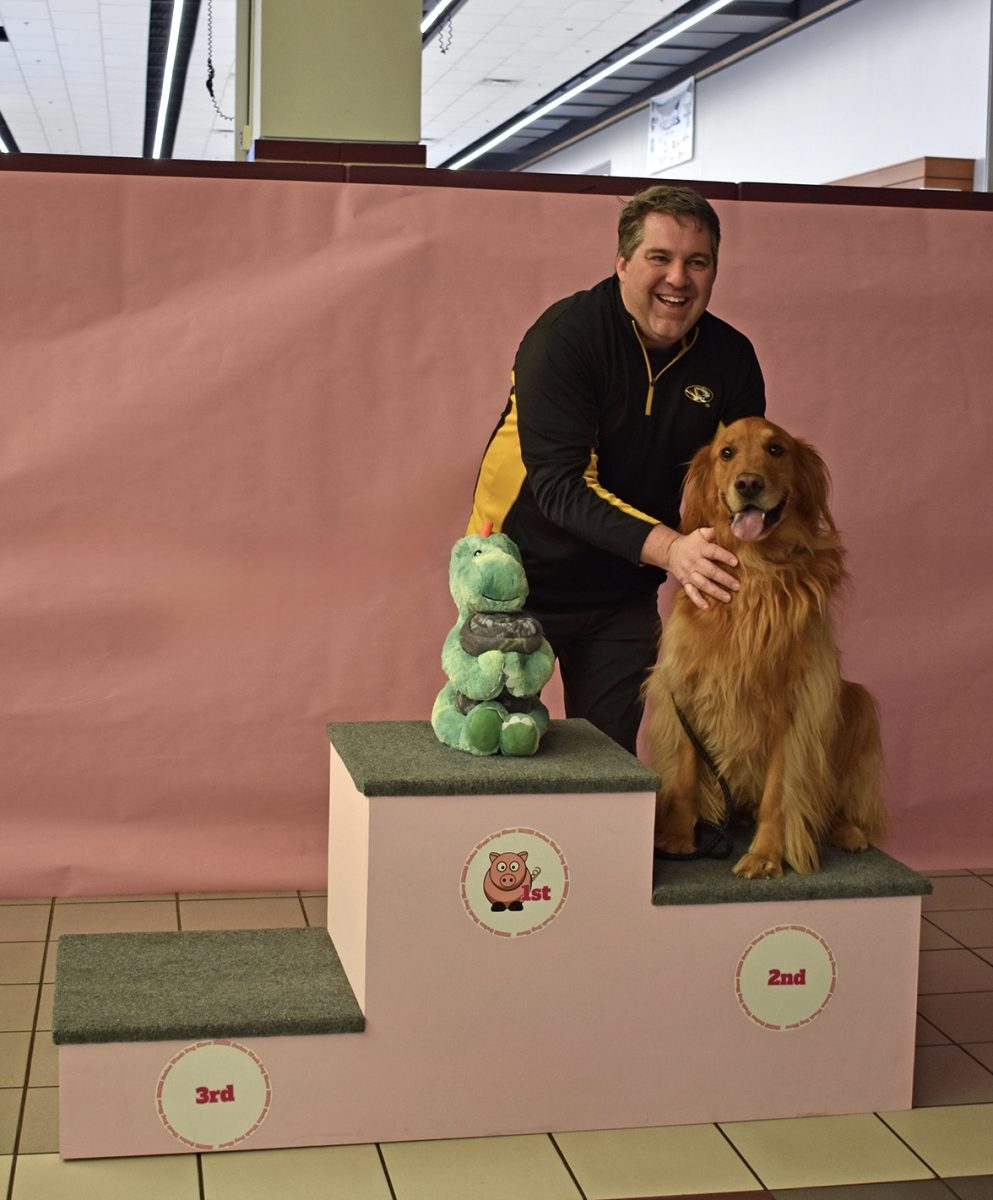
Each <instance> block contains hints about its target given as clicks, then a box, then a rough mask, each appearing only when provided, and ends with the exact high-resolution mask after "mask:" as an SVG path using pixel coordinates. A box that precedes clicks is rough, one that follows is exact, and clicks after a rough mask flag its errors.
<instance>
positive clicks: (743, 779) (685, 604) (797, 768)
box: [645, 417, 885, 878]
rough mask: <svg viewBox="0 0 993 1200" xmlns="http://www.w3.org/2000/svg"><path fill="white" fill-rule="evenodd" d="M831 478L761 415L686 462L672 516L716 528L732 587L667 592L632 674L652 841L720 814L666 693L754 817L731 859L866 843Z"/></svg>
mask: <svg viewBox="0 0 993 1200" xmlns="http://www.w3.org/2000/svg"><path fill="white" fill-rule="evenodd" d="M829 487H830V482H829V478H828V474H827V470H826V468H825V466H824V463H823V461H822V460H821V458H820V456H819V455H818V454H817V452H816V451H815V450H814V449H813V448H812V447H811V446H809V445H808V444H807V443H806V442H803V441H801V440H800V439H799V438H794V437H791V436H790V435H789V434H788V433H787V432H786V431H785V430H784V429H780V428H779V427H778V426H776V425H773V424H771V423H770V422H768V421H765V420H762V419H761V418H758V417H747V418H745V419H744V420H741V421H736V422H735V423H734V424H733V425H730V426H729V427H728V428H727V429H725V430H724V431H723V432H721V433H719V434H718V435H717V437H716V438H715V439H714V441H713V442H712V443H711V444H710V445H709V446H705V447H704V448H703V449H702V450H700V452H699V453H698V454H697V455H696V457H695V458H694V459H693V462H692V463H691V464H690V469H689V473H688V474H687V477H686V485H685V489H684V515H683V528H684V529H698V528H701V527H704V526H712V527H713V528H714V530H715V533H716V540H717V542H719V543H720V545H722V546H724V547H725V548H726V549H728V550H730V551H732V553H733V554H734V555H735V556H736V557H737V559H738V566H737V567H736V568H728V570H729V572H730V573H731V574H733V575H735V576H736V578H737V579H738V582H739V583H740V585H741V587H740V591H738V592H737V593H736V594H735V595H734V596H733V597H732V599H731V601H730V603H727V604H723V603H720V602H719V601H713V600H712V601H711V604H710V607H709V608H707V609H700V608H697V607H696V606H695V605H694V604H693V602H692V601H691V600H690V599H689V598H688V597H687V596H686V594H685V592H683V591H680V592H679V594H678V595H677V596H676V598H675V602H674V605H673V610H672V613H671V615H670V617H669V620H668V621H667V622H666V627H665V632H664V634H663V637H662V649H661V657H660V659H659V662H658V664H657V665H656V666H655V668H654V669H653V671H652V672H651V674H650V675H649V678H648V681H647V683H646V685H645V688H646V693H647V695H648V697H649V698H650V704H649V718H648V737H649V746H650V752H651V756H652V762H653V765H654V767H655V769H656V770H657V771H658V773H659V775H660V777H661V779H662V788H661V790H660V792H659V796H658V811H657V817H656V833H655V843H656V846H657V847H658V848H659V849H661V850H664V851H667V852H669V853H676V854H685V853H688V852H691V851H692V850H693V849H694V826H695V825H696V822H697V820H698V819H699V818H701V817H702V818H703V819H705V820H708V821H711V822H718V821H720V819H721V817H722V815H723V808H724V804H723V799H722V797H721V793H720V791H719V790H718V787H717V784H716V781H715V780H714V778H713V775H712V773H711V772H710V771H709V770H708V769H707V768H706V767H705V766H704V764H703V763H702V762H701V761H700V759H699V756H698V755H697V753H696V751H695V750H694V749H693V747H692V745H691V744H690V741H689V739H688V738H687V736H686V734H685V732H684V731H683V729H682V726H681V725H680V723H679V719H678V717H677V714H676V710H675V705H674V704H673V699H675V701H676V703H678V705H679V707H680V708H681V709H682V711H683V712H684V713H685V714H686V717H687V719H688V721H689V723H690V725H691V727H692V728H693V730H694V732H695V733H696V735H697V737H698V738H699V739H700V741H701V742H702V743H703V745H704V746H705V747H706V748H707V750H708V751H709V753H710V755H711V756H712V758H713V759H714V761H715V762H716V764H717V766H718V768H719V769H720V771H721V773H722V774H723V776H724V778H725V779H726V780H727V783H728V785H729V787H730V789H731V792H732V794H733V796H734V797H735V801H736V804H737V805H738V806H739V807H740V808H741V809H743V810H744V812H745V813H746V814H747V815H749V816H751V817H753V818H754V819H755V822H756V828H755V835H754V838H753V839H752V843H751V845H750V847H749V849H748V852H747V853H746V854H745V855H744V856H743V857H742V858H741V859H740V860H739V861H738V863H737V865H736V866H735V867H734V872H735V874H737V875H743V876H745V877H747V878H755V877H769V876H776V875H781V874H782V865H783V862H784V861H785V862H787V863H789V864H790V865H791V866H792V867H793V868H794V869H795V870H797V871H801V872H804V873H809V872H812V871H816V870H818V867H819V859H818V845H819V844H821V843H823V842H825V841H827V842H829V843H831V844H832V845H836V846H841V847H843V848H844V849H846V850H863V849H865V847H866V846H867V845H868V843H869V841H870V840H874V839H877V838H878V837H879V836H880V835H881V834H882V832H883V828H884V825H885V818H884V812H883V807H882V802H881V800H880V794H879V769H880V758H881V755H880V741H879V722H878V717H877V714H876V707H875V703H874V702H873V699H872V697H871V696H870V695H869V693H868V692H867V691H866V690H865V688H863V687H861V686H860V685H859V684H856V683H849V682H848V681H847V680H843V679H842V678H841V676H840V674H839V666H838V650H837V646H836V643H835V639H834V634H833V631H832V624H831V606H832V601H833V600H834V599H835V597H836V595H837V593H838V591H839V588H840V587H841V585H842V584H843V582H844V579H845V572H844V563H843V558H844V551H843V549H842V545H841V540H840V538H839V535H838V531H837V529H836V527H835V524H834V521H833V519H832V517H831V514H830V512H829V510H828V506H827V500H828V491H829ZM742 513H743V514H744V515H743V516H737V517H735V514H742ZM763 514H768V515H763ZM732 517H735V522H736V528H738V529H739V530H740V531H741V532H742V534H743V536H745V537H746V538H747V539H748V540H741V538H740V537H738V536H736V534H735V533H734V532H733V531H732ZM749 523H751V524H750V528H749ZM756 523H758V525H757V524H756ZM757 528H760V529H761V532H759V533H758V534H757V536H756V529H757Z"/></svg>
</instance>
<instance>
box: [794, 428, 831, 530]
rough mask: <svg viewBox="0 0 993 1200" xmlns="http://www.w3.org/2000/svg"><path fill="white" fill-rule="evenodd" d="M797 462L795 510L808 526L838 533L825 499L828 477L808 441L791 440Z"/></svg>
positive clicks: (826, 498)
mask: <svg viewBox="0 0 993 1200" xmlns="http://www.w3.org/2000/svg"><path fill="white" fill-rule="evenodd" d="M794 442H795V444H796V460H797V478H796V484H797V497H796V499H797V509H798V510H799V512H800V513H801V514H802V515H803V517H804V518H805V519H806V520H808V521H809V522H810V524H811V528H815V529H817V528H819V529H821V530H823V531H824V532H826V533H832V534H836V533H837V532H838V530H837V528H836V526H835V523H834V518H833V517H832V516H831V509H830V508H829V507H828V497H829V495H830V493H831V476H830V474H829V473H828V469H827V467H826V465H825V463H824V459H823V458H821V456H820V455H819V454H818V453H817V451H816V450H815V449H814V447H813V446H811V445H810V443H809V442H805V441H803V440H802V439H801V438H795V439H794Z"/></svg>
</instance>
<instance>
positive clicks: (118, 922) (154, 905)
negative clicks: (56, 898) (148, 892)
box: [52, 900, 177, 938]
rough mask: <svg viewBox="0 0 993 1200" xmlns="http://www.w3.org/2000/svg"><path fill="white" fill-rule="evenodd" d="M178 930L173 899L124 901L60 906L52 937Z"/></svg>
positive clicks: (53, 925) (53, 923) (57, 907)
mask: <svg viewBox="0 0 993 1200" xmlns="http://www.w3.org/2000/svg"><path fill="white" fill-rule="evenodd" d="M175 928H177V926H176V905H175V903H174V902H173V901H172V900H122V901H119V902H117V903H107V904H87V903H85V902H80V901H73V902H72V903H70V904H57V905H56V906H55V916H54V918H53V921H52V937H53V938H55V937H60V936H61V935H62V934H63V933H161V932H165V931H167V930H172V929H175Z"/></svg>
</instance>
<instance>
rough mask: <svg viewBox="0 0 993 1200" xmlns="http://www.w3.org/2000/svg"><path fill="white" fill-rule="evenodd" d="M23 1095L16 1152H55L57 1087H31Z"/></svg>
mask: <svg viewBox="0 0 993 1200" xmlns="http://www.w3.org/2000/svg"><path fill="white" fill-rule="evenodd" d="M24 1095H25V1100H24V1121H23V1123H22V1125H21V1140H20V1142H18V1145H17V1150H18V1154H19V1155H20V1154H55V1153H56V1152H57V1151H58V1148H59V1089H58V1088H57V1087H31V1088H28V1089H27V1091H26V1092H25V1094H24Z"/></svg>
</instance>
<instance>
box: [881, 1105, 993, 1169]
mask: <svg viewBox="0 0 993 1200" xmlns="http://www.w3.org/2000/svg"><path fill="white" fill-rule="evenodd" d="M879 1115H880V1116H881V1117H882V1119H883V1120H884V1121H885V1122H886V1124H887V1125H889V1126H890V1127H891V1128H892V1129H893V1130H895V1131H896V1133H898V1134H899V1135H900V1137H901V1138H903V1140H904V1141H905V1142H906V1143H907V1145H908V1146H910V1147H911V1149H912V1150H915V1151H916V1152H917V1153H918V1154H919V1155H920V1156H921V1158H923V1159H924V1161H925V1162H926V1163H927V1164H928V1166H930V1167H931V1168H932V1169H933V1170H934V1171H936V1172H937V1173H938V1174H939V1175H940V1176H941V1177H942V1178H943V1179H944V1178H949V1177H951V1176H955V1175H993V1104H960V1105H950V1106H947V1107H944V1108H914V1109H911V1110H910V1111H909V1112H895V1113H880V1114H879Z"/></svg>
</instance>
